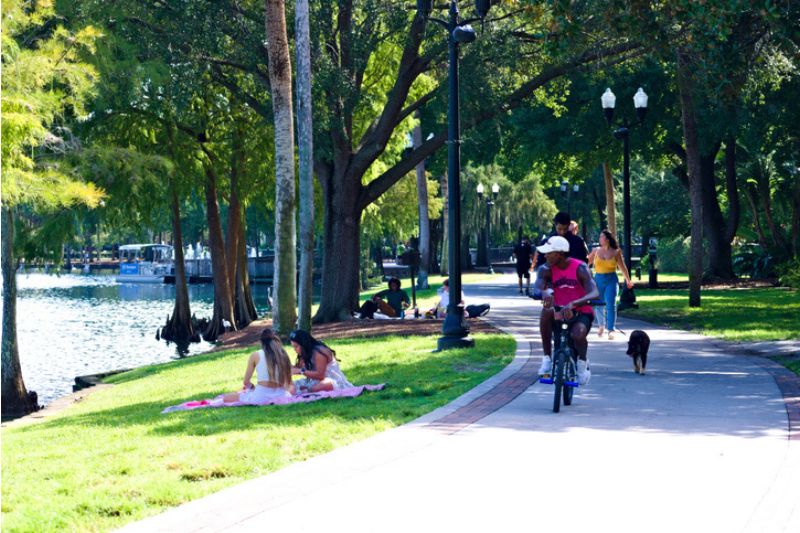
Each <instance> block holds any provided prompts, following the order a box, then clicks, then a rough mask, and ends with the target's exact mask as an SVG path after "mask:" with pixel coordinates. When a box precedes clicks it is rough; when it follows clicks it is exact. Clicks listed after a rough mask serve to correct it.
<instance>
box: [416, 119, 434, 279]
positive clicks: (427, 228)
mask: <svg viewBox="0 0 800 533" xmlns="http://www.w3.org/2000/svg"><path fill="white" fill-rule="evenodd" d="M416 116H417V119H418V120H421V118H420V113H419V111H417V113H416ZM413 136H414V148H415V149H417V148H419V147H420V146H422V125H421V124H420V123H419V122H418V123H417V126H416V127H415V128H414V134H413ZM416 170H417V199H418V200H419V271H418V272H417V288H418V289H427V288H428V265H429V264H430V262H431V222H430V219H429V217H428V179H427V178H426V177H425V160H424V159H423V160H422V161H420V162H419V163H418V164H417V168H416Z"/></svg>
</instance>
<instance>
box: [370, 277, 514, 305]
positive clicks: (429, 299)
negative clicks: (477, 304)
mask: <svg viewBox="0 0 800 533" xmlns="http://www.w3.org/2000/svg"><path fill="white" fill-rule="evenodd" d="M500 276H502V274H482V273H474V274H462V276H461V284H462V285H466V284H468V283H480V282H482V281H488V280H491V279H495V278H498V277H500ZM445 279H447V276H428V285H429V286H430V288H429V289H425V290H418V291H417V307H418V308H419V310H420V311H427V310H428V309H430V308H432V307H433V306H434V305H436V303H437V302H438V301H439V296H438V295H437V294H436V291H437V290H438V289H439V288H440V287H441V286H442V282H443V281H444V280H445ZM400 281H401V282H402V286H401V289H403V290H404V291H406V292H407V293H408V297H409V298H411V280H410V279H409V278H403V279H401V280H400ZM387 288H389V286H388V285H387V284H386V283H382V284H381V285H380V286H378V287H373V288H370V289H368V290H366V291H361V294H360V295H359V303H360V304H363V303H364V302H366V301H367V300H369V299H370V298H372V296H373V295H374V294H375V293H377V292H380V291H382V290H384V289H387ZM467 300H469V292H467ZM466 303H467V304H469V303H470V302H469V301H467V302H466Z"/></svg>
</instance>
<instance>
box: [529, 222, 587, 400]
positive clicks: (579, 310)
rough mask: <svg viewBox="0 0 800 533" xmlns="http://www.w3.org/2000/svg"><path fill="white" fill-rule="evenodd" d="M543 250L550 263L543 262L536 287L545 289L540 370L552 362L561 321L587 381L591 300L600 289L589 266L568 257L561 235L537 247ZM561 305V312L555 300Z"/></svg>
mask: <svg viewBox="0 0 800 533" xmlns="http://www.w3.org/2000/svg"><path fill="white" fill-rule="evenodd" d="M536 249H537V250H538V251H539V253H541V254H544V256H545V258H546V260H547V263H546V264H545V265H544V266H542V268H541V271H540V272H539V276H538V277H537V279H536V285H535V288H538V289H539V290H541V291H542V304H543V311H542V317H541V320H542V324H541V334H542V350H543V351H544V357H543V358H542V366H541V367H539V374H540V375H544V374H549V373H550V371H551V369H552V366H553V363H552V357H551V356H552V345H551V339H552V337H553V325H554V324H555V323H556V321H558V322H559V323H560V322H562V321H566V322H567V324H569V333H570V337H571V338H572V344H573V345H574V346H575V351H576V352H577V355H578V365H577V370H578V383H579V384H580V385H586V384H587V383H588V382H589V378H590V377H591V372H590V371H589V368H588V363H587V359H586V352H587V350H588V348H589V342H588V341H587V340H586V336H587V335H588V334H589V330H590V329H591V327H592V321H593V320H594V311H592V306H591V305H589V301H590V300H593V299H596V298H599V297H600V291H598V290H597V285H595V283H594V279H592V274H591V273H590V272H589V267H588V266H586V263H584V262H583V261H580V260H578V259H574V258H572V257H569V242H568V241H567V239H565V238H564V237H561V236H555V237H550V238H549V239H547V242H546V243H545V244H544V245H542V246H538V247H537V248H536ZM554 303H555V305H557V306H560V307H562V310H561V311H560V312H559V313H556V312H555V310H554V309H553V304H554Z"/></svg>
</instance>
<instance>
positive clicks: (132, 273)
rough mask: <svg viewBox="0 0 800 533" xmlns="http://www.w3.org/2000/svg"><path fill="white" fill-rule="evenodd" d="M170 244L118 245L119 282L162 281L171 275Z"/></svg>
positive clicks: (172, 264) (172, 265) (172, 267)
mask: <svg viewBox="0 0 800 533" xmlns="http://www.w3.org/2000/svg"><path fill="white" fill-rule="evenodd" d="M173 269H174V263H173V260H172V246H170V245H168V244H125V245H123V246H120V247H119V275H118V276H117V281H118V282H120V283H164V278H165V277H167V276H170V275H172V273H173Z"/></svg>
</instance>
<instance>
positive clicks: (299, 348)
mask: <svg viewBox="0 0 800 533" xmlns="http://www.w3.org/2000/svg"><path fill="white" fill-rule="evenodd" d="M289 341H290V342H291V343H292V348H294V351H295V353H297V363H295V366H294V367H292V373H293V374H300V375H302V376H303V377H302V378H300V379H298V380H297V381H296V382H295V387H297V392H298V394H299V393H302V392H321V391H331V390H336V389H346V388H350V387H352V386H353V384H352V383H350V382H349V381H347V378H346V377H345V376H344V373H343V372H342V369H341V368H339V362H338V361H337V360H336V352H335V351H334V350H332V349H331V348H329V347H328V346H327V345H326V344H325V343H324V342H321V341H319V340H317V339H315V338H314V337H312V336H311V334H310V333H308V332H307V331H304V330H302V329H296V330H294V331H293V332H291V333H290V334H289Z"/></svg>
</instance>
